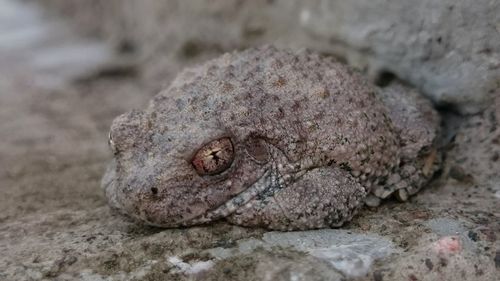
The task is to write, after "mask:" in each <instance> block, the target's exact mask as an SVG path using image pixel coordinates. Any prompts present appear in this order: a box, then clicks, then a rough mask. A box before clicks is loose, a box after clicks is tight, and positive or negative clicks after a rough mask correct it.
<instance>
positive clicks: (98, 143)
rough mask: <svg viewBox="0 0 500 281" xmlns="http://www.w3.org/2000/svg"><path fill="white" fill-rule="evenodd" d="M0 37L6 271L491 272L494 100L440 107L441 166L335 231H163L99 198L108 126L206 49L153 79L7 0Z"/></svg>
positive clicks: (49, 274) (497, 108) (92, 274)
mask: <svg viewBox="0 0 500 281" xmlns="http://www.w3.org/2000/svg"><path fill="white" fill-rule="evenodd" d="M0 34H2V36H0V120H1V122H0V132H1V133H0V251H1V253H2V255H1V256H0V280H376V281H381V280H411V281H415V280H454V281H457V280H499V277H498V276H500V242H499V241H500V240H499V239H500V237H499V236H500V211H499V209H500V208H499V206H500V183H499V182H500V176H499V171H500V160H499V154H500V127H499V124H500V97H497V99H496V104H492V105H491V107H490V108H489V109H488V110H486V111H484V112H482V113H481V114H478V115H475V116H469V117H459V116H457V115H455V114H453V113H449V112H444V111H443V118H444V120H445V122H444V126H445V128H446V132H447V134H446V140H447V141H446V142H445V145H444V146H443V150H445V151H446V161H445V163H446V164H445V167H444V169H443V171H442V172H441V174H440V175H439V176H438V177H437V178H436V179H435V180H434V181H433V182H432V183H431V184H430V185H429V186H428V187H427V188H425V189H424V190H423V191H422V192H421V193H419V194H418V195H417V196H415V197H413V198H411V200H410V201H409V202H407V203H398V202H396V201H388V202H385V203H384V204H383V205H382V206H380V207H378V208H374V209H370V208H365V209H363V210H362V211H361V212H360V214H359V215H358V216H357V217H356V218H355V219H354V220H353V221H352V222H351V223H349V224H347V225H346V226H345V227H343V228H342V229H339V230H317V231H306V232H290V233H281V232H267V231H265V230H261V229H247V228H242V227H237V226H233V225H229V224H226V223H224V222H220V223H217V224H214V225H207V226H200V227H191V228H184V229H158V228H151V227H146V226H141V225H137V224H135V223H133V222H130V221H127V220H126V219H125V218H124V217H122V216H120V215H117V214H115V213H113V212H111V210H110V209H109V208H108V206H107V204H106V201H105V198H104V195H103V192H102V191H101V189H100V179H101V177H102V174H103V173H104V169H105V166H106V163H107V162H108V161H109V160H110V159H111V155H110V153H109V151H108V148H107V132H108V127H109V125H110V122H111V120H112V119H113V118H114V117H115V116H117V115H118V114H120V113H122V112H125V111H128V110H130V109H132V108H142V107H144V106H145V105H146V103H147V101H148V100H149V99H150V98H151V97H152V96H153V95H154V94H156V92H157V91H158V89H159V88H160V87H161V85H162V84H165V83H168V81H169V80H171V79H172V77H173V75H174V74H175V73H176V72H177V71H178V70H179V68H181V67H183V66H184V65H185V64H188V63H195V62H197V61H203V60H204V59H206V57H204V56H198V57H196V58H195V59H193V60H190V61H188V62H185V63H184V64H183V63H175V64H167V65H165V68H166V70H165V69H163V70H162V73H167V75H165V76H164V77H163V79H162V81H157V82H155V80H154V79H153V80H151V79H145V78H144V76H143V75H142V73H143V71H145V70H144V69H143V68H142V65H141V64H140V63H138V64H134V63H129V62H128V58H125V59H124V58H123V53H120V52H118V51H117V50H116V48H112V47H111V46H109V45H106V44H104V43H101V42H99V41H96V40H94V39H89V38H84V37H82V36H79V35H76V32H75V31H74V30H72V29H71V28H70V27H68V24H67V23H66V22H64V21H62V20H60V19H54V18H50V17H47V16H45V15H44V14H43V13H41V12H40V10H39V9H38V8H37V7H35V6H31V4H27V3H24V2H17V1H13V0H0ZM82 54H83V55H82ZM212 55H214V54H210V56H212ZM124 61H125V62H126V63H124ZM179 61H182V60H179ZM147 71H154V70H151V69H148V70H147Z"/></svg>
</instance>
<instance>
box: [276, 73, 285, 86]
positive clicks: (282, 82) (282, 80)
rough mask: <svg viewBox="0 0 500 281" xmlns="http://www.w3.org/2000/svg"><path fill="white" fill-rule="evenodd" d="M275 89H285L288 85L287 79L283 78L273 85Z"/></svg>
mask: <svg viewBox="0 0 500 281" xmlns="http://www.w3.org/2000/svg"><path fill="white" fill-rule="evenodd" d="M273 85H274V86H275V87H283V86H285V85H286V79H285V78H283V77H281V76H280V77H279V78H278V80H276V81H275V82H274V84H273Z"/></svg>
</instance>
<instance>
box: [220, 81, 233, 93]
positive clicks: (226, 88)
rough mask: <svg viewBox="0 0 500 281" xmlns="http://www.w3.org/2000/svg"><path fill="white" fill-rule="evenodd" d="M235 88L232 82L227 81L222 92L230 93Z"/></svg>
mask: <svg viewBox="0 0 500 281" xmlns="http://www.w3.org/2000/svg"><path fill="white" fill-rule="evenodd" d="M232 90H234V86H233V85H232V84H231V83H228V82H225V83H224V85H222V92H224V93H228V92H231V91H232Z"/></svg>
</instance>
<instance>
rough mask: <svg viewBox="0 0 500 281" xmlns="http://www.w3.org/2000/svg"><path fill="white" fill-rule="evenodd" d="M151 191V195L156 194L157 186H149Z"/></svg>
mask: <svg viewBox="0 0 500 281" xmlns="http://www.w3.org/2000/svg"><path fill="white" fill-rule="evenodd" d="M151 192H152V193H153V195H156V194H158V188H156V187H151Z"/></svg>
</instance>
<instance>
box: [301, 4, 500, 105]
mask: <svg viewBox="0 0 500 281" xmlns="http://www.w3.org/2000/svg"><path fill="white" fill-rule="evenodd" d="M301 22H302V24H303V26H304V28H305V29H306V30H307V32H308V33H309V34H311V35H314V36H315V37H319V38H320V39H321V40H327V41H329V42H332V43H333V44H334V45H345V46H348V47H349V48H353V49H354V50H350V51H348V53H349V52H351V53H352V52H361V53H362V56H363V57H365V58H366V59H367V60H368V64H369V67H370V68H371V69H372V72H377V73H381V72H390V73H394V74H395V75H396V76H399V77H400V78H402V79H404V80H407V81H409V82H411V83H412V84H414V85H416V86H418V87H419V88H420V89H421V90H422V91H423V92H424V93H426V94H427V95H428V96H429V97H431V98H432V99H433V100H434V101H435V102H437V103H438V104H442V105H453V106H456V107H457V109H458V110H459V111H460V112H462V113H476V112H478V111H479V110H480V109H481V108H484V106H485V105H486V104H488V101H489V100H490V98H491V96H492V95H493V93H494V92H495V91H497V90H498V88H499V83H500V81H499V77H500V54H499V52H500V2H498V1H489V0H480V1H474V0H462V1H455V0H446V1H432V0H424V1H412V0H404V1H400V0H398V1H395V0H389V1H387V0H375V1H373V0H354V1H332V0H323V1H317V5H314V4H309V5H308V7H304V9H303V10H302V12H301Z"/></svg>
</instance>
